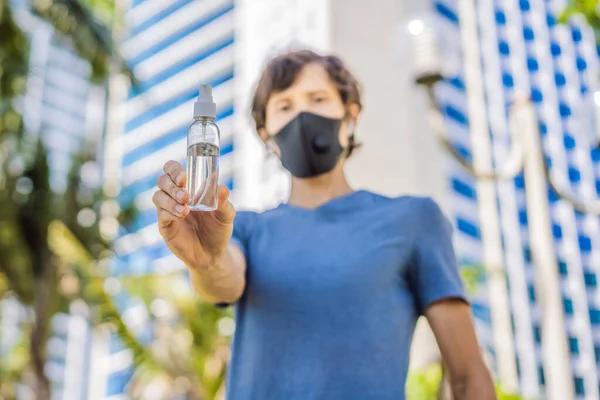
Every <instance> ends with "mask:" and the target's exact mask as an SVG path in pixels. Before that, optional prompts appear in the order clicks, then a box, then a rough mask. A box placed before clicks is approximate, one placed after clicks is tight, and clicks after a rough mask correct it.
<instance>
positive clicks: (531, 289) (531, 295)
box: [527, 286, 535, 303]
mask: <svg viewBox="0 0 600 400" xmlns="http://www.w3.org/2000/svg"><path fill="white" fill-rule="evenodd" d="M527 295H528V296H529V301H530V302H532V303H535V289H534V287H533V286H527Z"/></svg>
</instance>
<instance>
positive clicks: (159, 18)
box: [130, 0, 194, 37]
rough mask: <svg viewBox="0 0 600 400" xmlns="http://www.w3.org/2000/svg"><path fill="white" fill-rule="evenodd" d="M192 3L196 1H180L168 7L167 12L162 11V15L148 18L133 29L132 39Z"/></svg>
mask: <svg viewBox="0 0 600 400" xmlns="http://www.w3.org/2000/svg"><path fill="white" fill-rule="evenodd" d="M192 1H194V0H179V1H176V2H173V3H171V4H170V5H169V7H167V8H166V9H165V10H163V11H161V12H160V13H158V14H156V15H153V16H152V17H150V18H148V19H147V20H145V21H144V22H142V23H141V24H139V25H138V26H136V27H134V28H133V29H131V32H130V37H133V36H135V35H137V34H139V33H140V32H143V31H145V30H146V29H148V28H149V27H151V26H152V25H154V24H156V23H158V22H160V21H162V20H163V19H165V18H166V17H168V16H169V15H171V14H173V13H174V12H175V11H177V10H179V9H180V8H182V7H183V6H185V5H187V4H189V3H191V2H192Z"/></svg>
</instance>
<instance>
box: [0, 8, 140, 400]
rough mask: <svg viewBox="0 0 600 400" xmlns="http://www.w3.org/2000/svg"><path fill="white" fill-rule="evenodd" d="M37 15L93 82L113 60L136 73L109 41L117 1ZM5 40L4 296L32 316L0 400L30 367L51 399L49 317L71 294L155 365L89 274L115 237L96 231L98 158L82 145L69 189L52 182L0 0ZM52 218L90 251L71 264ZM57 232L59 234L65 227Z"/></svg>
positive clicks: (21, 57) (20, 57) (0, 69)
mask: <svg viewBox="0 0 600 400" xmlns="http://www.w3.org/2000/svg"><path fill="white" fill-rule="evenodd" d="M32 11H33V12H34V13H36V14H37V15H38V16H40V17H41V18H43V19H45V20H46V21H48V22H49V23H50V24H51V25H52V26H53V27H54V38H53V40H54V41H58V42H64V44H65V45H66V46H67V47H68V46H71V47H72V48H73V49H74V50H75V51H76V53H77V54H78V55H79V56H81V57H82V58H83V59H84V60H87V61H89V62H90V65H91V67H92V68H91V69H92V76H91V78H92V80H93V81H95V82H99V83H103V82H104V81H105V80H106V78H107V76H108V72H109V68H111V66H112V65H117V66H120V67H121V69H122V70H124V72H125V73H127V74H130V71H129V69H128V68H127V67H126V65H125V63H123V62H122V60H121V59H120V57H119V55H118V54H117V52H115V49H114V46H113V38H112V34H111V29H112V24H113V22H115V7H114V2H113V1H109V0H34V1H32ZM0 37H1V38H2V39H1V40H0V254H2V257H0V300H2V299H3V298H5V297H6V296H10V297H11V298H15V299H17V300H18V301H19V302H20V303H21V304H22V305H23V306H25V307H28V308H29V310H30V311H31V313H32V316H33V320H27V321H26V323H25V324H24V325H23V326H21V327H20V329H21V334H22V335H23V337H22V338H21V339H22V341H21V342H20V344H18V345H17V346H15V347H14V348H13V349H12V351H11V352H10V354H9V355H8V357H9V358H6V357H3V359H2V361H1V362H0V382H1V385H0V398H11V397H14V396H13V395H12V394H11V393H12V391H13V389H14V385H13V383H14V382H19V381H22V378H23V374H24V373H25V372H26V371H27V370H29V371H31V372H33V373H34V374H35V376H34V378H35V380H36V381H37V383H36V397H37V398H40V399H47V398H48V397H49V384H48V379H47V378H46V377H45V373H44V364H45V344H46V341H47V339H48V336H49V335H50V333H51V332H49V328H48V327H49V321H50V319H51V318H52V316H53V315H55V314H56V313H57V312H65V311H68V307H69V304H70V303H71V301H73V300H75V299H78V298H83V299H84V300H86V301H87V302H88V304H89V305H90V306H91V307H92V308H93V309H94V310H95V311H96V312H95V314H94V315H95V321H96V322H97V323H104V322H108V323H110V324H111V325H113V326H114V327H115V329H116V331H117V332H118V333H119V334H120V335H121V336H122V337H123V340H124V342H125V343H126V344H127V345H128V346H129V347H130V348H131V349H132V350H133V353H134V357H135V360H136V362H139V363H143V364H146V365H148V366H149V367H148V369H151V365H152V362H151V361H152V359H151V357H150V355H149V354H148V351H147V350H146V349H145V348H143V347H142V346H141V345H139V343H137V341H136V340H135V338H133V336H132V335H131V333H130V332H129V331H128V329H127V327H126V326H125V324H124V323H123V321H122V320H121V317H120V315H119V313H118V312H117V310H116V308H115V307H114V304H112V300H111V298H110V297H109V296H107V295H106V293H104V289H103V285H102V280H103V277H100V276H97V275H95V274H93V273H92V272H91V269H92V268H93V267H94V266H95V265H96V263H95V261H94V260H98V259H100V258H102V257H106V256H107V255H108V254H109V253H110V251H109V249H110V242H109V241H107V240H106V239H105V238H103V237H102V236H101V235H100V231H99V218H97V217H95V216H97V215H99V211H100V210H99V209H100V205H101V204H102V203H103V202H104V201H105V200H106V199H105V198H104V196H103V194H102V191H101V190H100V188H98V187H94V186H90V184H89V183H87V182H84V181H83V180H82V178H81V170H82V167H83V166H84V165H85V164H88V165H89V163H93V162H94V157H93V154H94V153H95V150H96V149H81V150H82V152H81V154H80V155H77V156H75V157H74V158H73V160H72V161H73V163H72V169H71V172H70V174H69V184H68V188H67V190H66V192H65V193H55V192H54V191H53V190H52V188H51V187H50V179H49V175H50V172H49V165H48V156H47V149H46V148H45V146H44V143H43V142H42V141H41V140H39V137H40V133H39V132H25V127H24V124H23V118H22V116H21V115H20V110H21V106H19V103H20V101H21V100H22V98H23V95H24V94H25V90H26V81H27V77H28V74H29V39H28V37H27V35H26V34H25V33H24V31H23V30H22V29H21V28H20V27H19V26H18V25H17V23H16V22H15V19H14V18H13V13H12V9H11V6H10V2H8V1H0ZM88 150H91V151H88ZM82 210H87V211H89V213H88V215H90V213H91V215H92V216H94V218H92V220H93V221H92V223H85V224H81V223H80V221H79V218H78V216H79V215H80V212H81V211H82ZM132 215H134V210H133V209H128V210H127V217H126V218H125V219H131V218H132ZM88 219H89V218H88ZM56 221H62V222H61V224H62V225H61V226H64V229H63V230H62V231H64V232H67V231H68V232H72V234H71V235H70V236H69V235H66V236H69V237H71V240H70V241H71V242H76V243H79V244H80V247H81V248H82V249H84V250H85V251H84V252H85V253H86V254H88V255H89V258H88V259H87V260H85V261H82V258H81V257H80V259H79V261H78V262H74V261H73V260H72V259H71V258H69V257H67V256H65V254H62V252H61V251H58V250H57V249H56V247H55V248H52V246H51V242H52V239H56V238H57V237H56V236H55V237H53V236H52V234H51V233H49V231H51V230H52V227H54V228H55V231H56V226H57V225H56V223H57V222H56ZM62 231H61V232H62ZM55 233H56V232H55ZM57 235H58V237H60V232H59V234H57ZM63 236H65V235H63ZM63 244H64V243H63ZM66 247H67V248H68V247H69V246H66ZM71 247H73V246H71ZM80 253H81V252H80ZM7 360H8V361H7ZM29 381H31V379H30V380H29Z"/></svg>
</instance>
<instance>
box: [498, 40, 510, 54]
mask: <svg viewBox="0 0 600 400" xmlns="http://www.w3.org/2000/svg"><path fill="white" fill-rule="evenodd" d="M498 50H499V51H500V54H503V55H505V56H507V55H509V54H510V46H509V45H508V43H506V42H504V41H502V42H500V43H498Z"/></svg>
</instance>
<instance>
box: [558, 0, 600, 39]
mask: <svg viewBox="0 0 600 400" xmlns="http://www.w3.org/2000/svg"><path fill="white" fill-rule="evenodd" d="M598 4H599V0H571V1H570V2H569V4H568V5H567V7H566V9H565V10H564V11H563V13H562V14H561V16H560V19H559V20H560V22H562V23H566V22H568V21H569V20H570V19H571V18H573V17H575V16H581V17H583V18H584V19H585V21H586V22H587V23H588V24H589V25H590V26H591V27H592V28H593V29H594V32H595V33H596V41H598V42H600V14H599V10H600V7H599V6H598Z"/></svg>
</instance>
